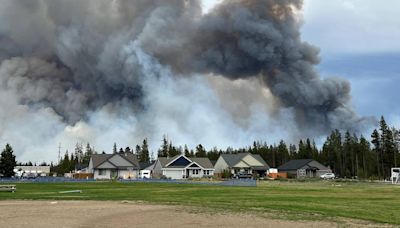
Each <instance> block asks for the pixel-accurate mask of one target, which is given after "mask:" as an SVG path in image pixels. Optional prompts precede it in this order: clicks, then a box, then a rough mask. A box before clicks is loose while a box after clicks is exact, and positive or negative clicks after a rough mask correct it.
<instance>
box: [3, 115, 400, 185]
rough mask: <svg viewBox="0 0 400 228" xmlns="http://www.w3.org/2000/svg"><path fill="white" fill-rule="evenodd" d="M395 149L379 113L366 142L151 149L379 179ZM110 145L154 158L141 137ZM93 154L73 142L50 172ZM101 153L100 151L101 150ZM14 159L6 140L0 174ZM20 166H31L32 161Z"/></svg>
mask: <svg viewBox="0 0 400 228" xmlns="http://www.w3.org/2000/svg"><path fill="white" fill-rule="evenodd" d="M399 148H400V130H399V129H396V128H394V127H389V126H388V124H387V123H386V121H385V119H384V117H381V120H380V123H379V128H377V129H375V130H374V131H373V132H372V134H371V141H369V140H368V139H367V138H366V137H364V136H363V135H357V134H354V133H351V132H349V131H346V132H341V131H339V130H337V129H336V130H333V131H332V132H331V134H330V135H328V136H327V138H326V140H325V142H324V143H323V146H322V148H321V149H318V148H317V146H316V143H315V141H314V140H312V139H309V138H306V139H304V140H303V139H302V140H300V141H299V143H298V144H297V145H295V144H287V143H286V142H285V141H284V140H281V141H280V142H279V144H277V145H276V144H273V145H272V144H271V145H269V144H267V143H266V142H262V141H254V142H253V144H252V145H251V146H247V147H244V148H237V149H233V148H231V147H228V148H226V149H224V150H223V149H218V148H217V147H214V148H212V149H210V150H207V149H205V148H204V147H203V145H202V144H199V145H197V146H196V147H195V148H194V149H189V147H188V146H187V145H184V146H183V147H182V146H175V145H174V144H173V143H172V141H169V140H168V138H167V137H166V136H164V137H163V140H162V143H161V146H160V147H159V149H158V151H157V154H158V157H174V156H176V155H179V154H185V155H186V156H187V157H208V158H209V159H210V160H211V161H216V160H217V159H218V158H219V156H220V155H221V154H235V153H253V154H259V155H260V156H261V157H262V158H263V159H264V160H265V161H266V162H267V163H268V164H269V165H270V166H271V167H279V166H280V165H282V164H284V163H286V162H288V161H289V160H292V159H314V160H316V161H318V162H320V163H321V164H324V165H326V166H329V167H330V168H331V169H332V171H333V172H334V173H336V174H337V175H339V176H340V177H348V178H352V177H359V178H373V179H383V178H388V177H389V176H390V172H391V168H392V167H397V166H398V165H400V156H399ZM112 150H113V153H120V154H127V153H130V154H133V155H135V156H137V158H138V160H139V161H140V162H151V161H154V157H153V156H150V152H149V145H148V141H147V139H144V140H143V142H142V144H141V145H136V146H135V148H134V149H131V148H130V147H129V146H127V147H125V149H123V148H122V147H121V148H120V149H117V145H116V143H114V145H113V149H112ZM97 153H98V152H96V151H95V150H94V148H93V147H92V146H91V145H90V144H89V143H87V144H86V147H85V149H84V148H83V145H82V144H79V143H77V144H76V146H75V151H74V152H73V153H69V152H68V150H67V151H66V152H65V154H64V156H63V157H62V158H61V159H60V161H59V162H58V164H57V165H53V163H51V164H50V166H51V171H52V172H56V173H59V174H63V173H68V172H71V171H73V170H74V169H75V166H76V165H79V164H85V165H88V164H89V161H90V157H91V156H92V155H93V154H97ZM101 153H103V154H105V152H104V151H102V152H101ZM16 164H17V163H16V161H15V155H13V150H12V148H11V146H10V145H9V144H7V145H6V147H5V149H4V150H3V152H2V153H1V157H0V174H1V175H2V176H9V175H10V174H11V173H12V172H11V171H9V170H10V167H14V166H15V165H16ZM44 164H45V163H44ZM21 165H23V164H21ZM25 165H32V162H28V163H25ZM35 165H36V164H35Z"/></svg>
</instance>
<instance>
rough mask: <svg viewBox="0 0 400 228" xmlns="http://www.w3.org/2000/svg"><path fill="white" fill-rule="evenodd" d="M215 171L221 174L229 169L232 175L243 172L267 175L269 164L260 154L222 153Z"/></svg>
mask: <svg viewBox="0 0 400 228" xmlns="http://www.w3.org/2000/svg"><path fill="white" fill-rule="evenodd" d="M214 168H215V173H216V174H221V173H223V172H224V171H229V172H230V173H231V174H232V175H236V174H239V173H243V174H251V175H253V174H259V175H260V176H263V175H266V172H267V170H268V169H269V168H270V167H269V165H268V164H267V163H266V162H265V161H264V159H262V157H261V156H260V155H258V154H250V153H238V154H221V155H220V156H219V158H218V160H217V162H216V163H215V165H214Z"/></svg>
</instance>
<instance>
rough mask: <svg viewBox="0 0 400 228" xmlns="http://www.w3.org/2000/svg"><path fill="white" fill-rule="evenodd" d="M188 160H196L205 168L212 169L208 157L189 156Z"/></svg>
mask: <svg viewBox="0 0 400 228" xmlns="http://www.w3.org/2000/svg"><path fill="white" fill-rule="evenodd" d="M189 159H190V160H192V161H193V162H196V163H197V164H199V165H200V166H201V167H203V168H205V169H213V168H214V166H213V164H212V163H211V161H210V159H208V158H189Z"/></svg>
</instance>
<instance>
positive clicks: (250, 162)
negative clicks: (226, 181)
mask: <svg viewBox="0 0 400 228" xmlns="http://www.w3.org/2000/svg"><path fill="white" fill-rule="evenodd" d="M242 161H244V162H245V163H246V164H248V165H249V166H264V164H262V163H261V162H260V161H258V160H257V159H255V158H254V157H253V155H252V154H248V155H246V156H244V157H243V159H242Z"/></svg>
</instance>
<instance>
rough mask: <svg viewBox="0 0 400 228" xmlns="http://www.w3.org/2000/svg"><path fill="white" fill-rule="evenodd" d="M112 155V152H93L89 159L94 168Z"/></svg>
mask: <svg viewBox="0 0 400 228" xmlns="http://www.w3.org/2000/svg"><path fill="white" fill-rule="evenodd" d="M111 156H112V154H93V155H92V157H91V159H92V163H93V168H96V167H97V166H99V165H101V164H102V163H104V162H105V161H107V159H109V158H110V157H111Z"/></svg>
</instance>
